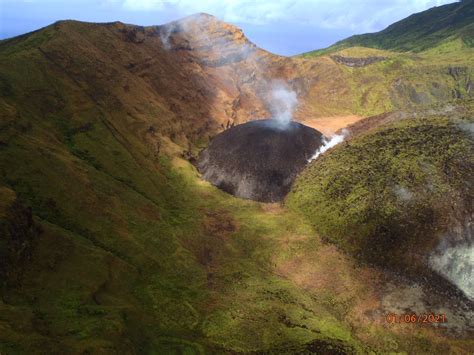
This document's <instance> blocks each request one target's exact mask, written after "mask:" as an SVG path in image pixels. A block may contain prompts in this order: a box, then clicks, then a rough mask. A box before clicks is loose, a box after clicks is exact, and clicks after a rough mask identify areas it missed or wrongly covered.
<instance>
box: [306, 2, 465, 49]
mask: <svg viewBox="0 0 474 355" xmlns="http://www.w3.org/2000/svg"><path fill="white" fill-rule="evenodd" d="M473 38H474V2H473V1H472V0H464V1H460V2H456V3H452V4H448V5H443V6H439V7H434V8H432V9H429V10H427V11H423V12H420V13H418V14H413V15H411V16H409V17H407V18H405V19H403V20H401V21H399V22H396V23H394V24H392V25H390V26H389V27H387V28H386V29H385V30H383V31H380V32H377V33H368V34H363V35H356V36H352V37H349V38H347V39H345V40H342V41H340V42H337V43H336V44H334V45H333V46H331V47H329V48H326V49H322V50H317V51H313V52H308V53H305V54H304V55H322V54H328V53H332V52H336V51H338V50H340V49H343V48H348V47H355V46H360V47H369V48H377V49H386V50H392V51H397V52H423V51H425V50H427V49H431V48H435V47H438V46H440V45H445V44H446V43H449V42H452V41H457V40H460V41H461V42H462V45H463V46H465V47H470V48H472V47H473V45H474V41H473Z"/></svg>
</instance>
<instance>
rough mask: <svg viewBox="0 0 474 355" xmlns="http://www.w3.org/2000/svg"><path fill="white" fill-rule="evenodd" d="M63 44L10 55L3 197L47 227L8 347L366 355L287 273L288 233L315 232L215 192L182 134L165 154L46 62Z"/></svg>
mask: <svg viewBox="0 0 474 355" xmlns="http://www.w3.org/2000/svg"><path fill="white" fill-rule="evenodd" d="M52 35H53V34H52V33H51V29H47V30H46V31H42V32H38V33H36V34H34V35H33V36H31V37H29V38H27V39H26V41H25V42H23V41H20V43H18V45H17V46H15V47H6V49H5V47H4V49H3V52H2V53H1V54H0V61H1V63H2V65H1V66H0V68H1V73H0V77H1V78H2V87H1V99H0V110H1V113H2V114H1V117H2V122H1V124H2V126H1V131H0V141H1V142H2V143H1V148H0V149H1V151H0V166H1V169H0V170H1V172H2V173H1V185H2V186H8V188H4V189H2V191H6V192H5V194H6V196H7V195H8V196H10V197H11V195H12V192H11V191H12V190H13V191H14V192H15V195H16V196H17V198H19V199H20V200H21V201H23V203H24V204H26V205H30V206H31V207H32V210H33V214H34V216H35V221H36V223H37V224H38V225H40V226H41V228H42V229H43V233H42V234H41V235H40V237H39V238H38V240H37V241H36V246H35V248H34V249H33V251H32V253H33V256H32V259H31V260H30V261H29V262H26V263H25V265H23V266H22V267H23V268H24V273H23V276H22V277H21V278H20V279H19V280H10V281H8V283H6V284H4V285H3V289H2V298H1V299H2V300H1V302H0V315H1V316H0V329H1V331H0V351H1V352H2V353H3V352H6V353H17V352H20V353H31V352H35V351H38V349H41V352H61V353H65V352H68V353H78V352H83V351H92V352H98V351H106V352H120V353H124V352H130V353H132V352H135V351H138V352H155V353H164V352H187V353H189V352H191V353H199V352H202V351H204V350H206V349H207V350H208V351H212V350H218V349H220V351H221V350H222V349H233V350H257V349H260V350H263V349H269V348H271V347H283V348H293V349H297V348H304V347H305V346H306V345H305V344H307V343H312V342H313V343H314V341H316V343H314V344H313V345H312V346H321V347H323V348H324V347H327V346H329V345H327V344H332V343H334V344H342V345H340V346H348V347H350V348H353V349H355V350H357V349H359V350H360V349H361V345H360V342H359V341H358V340H356V339H354V338H353V336H352V335H351V332H350V328H349V326H348V325H347V324H346V323H345V322H344V321H343V320H342V319H340V318H338V317H336V316H335V315H333V314H332V311H331V308H328V307H326V305H325V304H324V303H323V302H321V301H317V300H314V299H313V298H312V297H311V296H310V295H309V294H307V293H306V292H304V291H303V290H300V289H298V288H297V287H295V285H293V284H292V283H291V282H290V281H287V280H286V279H285V278H282V277H279V276H277V275H276V274H275V273H274V272H272V271H271V269H272V265H273V264H272V262H271V261H270V260H271V257H272V255H273V252H274V248H275V247H276V245H277V243H276V242H275V240H277V239H278V238H283V236H285V237H288V235H291V234H298V235H306V236H307V237H311V236H312V235H313V233H312V231H311V228H309V227H308V226H307V225H305V224H304V223H301V224H300V223H298V220H299V219H298V218H297V217H295V216H293V215H292V214H288V213H284V214H282V215H278V216H268V215H267V214H266V213H264V212H262V210H261V207H260V205H258V204H256V203H251V202H245V201H239V200H235V199H233V198H230V197H229V196H227V195H224V194H222V193H221V192H219V191H217V190H216V189H214V188H211V187H209V186H207V185H204V186H202V185H201V183H200V182H199V180H198V177H197V175H196V172H195V171H194V169H192V168H191V167H190V165H189V164H188V163H187V162H185V161H182V160H180V159H179V158H170V156H175V155H176V154H177V153H179V152H180V151H181V150H182V148H180V147H177V146H176V145H175V144H174V143H171V142H170V141H169V140H164V142H163V145H162V147H161V148H162V150H163V151H167V152H168V154H165V155H158V154H157V152H156V150H155V149H154V147H153V146H151V145H149V144H147V143H146V141H145V140H143V139H141V138H142V137H140V136H139V133H137V129H136V127H135V126H136V123H135V122H133V121H132V122H131V121H130V120H129V119H128V118H127V117H125V116H124V113H123V112H121V111H116V110H114V109H110V108H108V107H107V106H106V104H104V103H103V102H102V101H99V103H97V102H95V101H93V100H92V98H93V97H92V98H91V96H90V95H89V92H90V91H88V89H89V88H87V87H86V88H84V87H82V86H81V85H80V84H79V85H78V83H77V82H75V81H73V80H71V78H70V77H69V76H68V75H67V74H66V73H64V72H62V71H60V70H58V68H57V67H56V66H54V65H52V64H51V63H50V62H48V61H47V60H46V59H45V57H44V56H43V55H41V53H40V52H39V51H38V50H37V49H36V48H37V46H38V45H42V44H43V43H44V42H45V41H46V40H48V39H49V38H50V36H52ZM13 48H14V50H12V49H13ZM78 77H80V76H79V75H78ZM92 89H94V90H96V88H92ZM110 99H111V98H108V99H107V100H110ZM160 128H161V127H160ZM2 196H3V195H2ZM3 200H4V199H3V198H2V201H3ZM3 209H4V210H5V209H8V204H7V206H3ZM3 215H4V214H2V216H3ZM3 218H5V217H3ZM312 238H315V237H312ZM294 324H296V326H294ZM318 339H320V340H321V339H322V340H321V342H319V343H318V342H317V341H318ZM331 339H332V340H331ZM318 344H319V345H318ZM344 344H345V345H344Z"/></svg>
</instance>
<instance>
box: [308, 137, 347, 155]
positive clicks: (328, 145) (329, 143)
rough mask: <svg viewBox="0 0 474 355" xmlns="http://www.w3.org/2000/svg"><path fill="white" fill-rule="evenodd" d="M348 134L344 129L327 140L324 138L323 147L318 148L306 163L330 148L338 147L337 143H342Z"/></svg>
mask: <svg viewBox="0 0 474 355" xmlns="http://www.w3.org/2000/svg"><path fill="white" fill-rule="evenodd" d="M348 133H349V132H348V131H347V130H346V129H343V130H342V132H341V134H335V135H333V136H331V137H330V138H329V139H327V138H326V137H324V138H323V145H322V146H321V147H319V149H318V150H317V151H316V152H315V153H314V154H313V156H312V157H311V158H309V159H308V163H310V162H312V161H313V160H315V159H317V158H318V157H319V156H320V155H321V154H323V153H324V152H325V151H327V150H328V149H331V148H332V147H334V146H336V145H338V144H339V143H342V142H343V141H344V139H345V138H346V137H347V135H348Z"/></svg>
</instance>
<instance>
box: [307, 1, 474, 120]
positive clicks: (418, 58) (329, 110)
mask: <svg viewBox="0 0 474 355" xmlns="http://www.w3.org/2000/svg"><path fill="white" fill-rule="evenodd" d="M473 16H474V3H473V2H472V1H465V2H462V3H454V4H450V5H445V6H440V7H437V8H433V9H430V10H427V11H424V12H421V13H419V14H415V15H412V16H410V17H408V18H406V19H404V20H402V21H399V22H397V23H395V24H393V25H391V26H389V27H388V28H387V29H385V30H384V31H381V32H377V33H374V34H367V35H360V36H354V37H350V38H348V39H346V40H343V41H341V42H338V43H336V44H334V45H333V46H331V47H328V48H326V49H322V50H317V51H312V52H308V53H304V54H302V55H301V56H299V57H300V58H304V59H306V60H309V61H311V62H314V63H320V62H321V63H322V62H324V60H325V58H327V57H326V55H339V56H343V57H351V58H367V57H375V56H377V57H385V58H386V60H383V61H381V62H377V63H374V64H370V65H367V66H365V67H356V68H350V67H347V66H345V65H343V64H338V65H337V69H335V68H328V69H326V71H327V72H328V73H330V74H328V75H327V77H325V76H324V74H323V75H319V77H318V79H320V80H321V82H320V84H319V85H318V86H316V87H315V88H314V89H313V90H310V92H309V95H308V99H307V101H308V105H309V111H310V112H311V113H312V115H313V116H314V115H318V114H322V115H338V114H358V115H361V116H370V115H377V114H380V113H383V112H387V111H394V110H399V109H412V108H414V107H420V106H421V107H422V106H430V105H432V104H436V103H437V102H446V101H450V100H452V99H454V98H472V97H473V96H472V95H473V93H474V90H473V86H474V85H473V79H472V78H473V70H474V48H473V46H472V38H473V24H472V21H473V18H474V17H473ZM326 60H327V59H326ZM309 75H310V74H308V76H309ZM326 83H328V85H326Z"/></svg>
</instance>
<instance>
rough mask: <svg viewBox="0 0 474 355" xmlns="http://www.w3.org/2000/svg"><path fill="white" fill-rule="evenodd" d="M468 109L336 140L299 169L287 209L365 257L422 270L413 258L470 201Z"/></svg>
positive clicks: (420, 116)
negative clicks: (457, 114)
mask: <svg viewBox="0 0 474 355" xmlns="http://www.w3.org/2000/svg"><path fill="white" fill-rule="evenodd" d="M469 106H470V107H471V108H470V109H468V111H467V112H466V113H465V114H463V115H462V116H461V117H458V118H453V117H450V118H447V117H446V115H445V114H438V115H436V114H433V113H429V112H428V113H425V114H418V115H417V116H418V118H416V119H407V120H402V121H399V122H395V123H391V124H389V125H388V126H382V127H380V128H378V129H376V130H375V131H372V132H369V133H366V134H365V135H363V136H361V137H356V138H354V139H353V140H350V141H348V142H346V143H344V144H342V145H341V146H339V147H337V148H335V149H334V150H333V151H332V152H331V154H327V155H324V156H322V157H321V158H320V159H318V160H317V161H315V162H314V163H312V164H311V165H310V166H309V167H308V168H307V169H306V170H305V171H304V172H303V173H302V175H301V176H300V177H299V178H298V180H297V181H296V183H295V185H294V187H293V189H292V192H291V193H290V194H289V195H288V197H287V206H289V207H290V208H291V209H293V210H298V211H300V212H302V213H303V214H304V215H305V216H306V217H307V219H308V221H309V222H310V223H311V224H312V225H313V226H315V228H317V230H318V231H319V232H320V233H321V234H322V235H324V236H327V238H328V239H330V240H331V241H333V242H335V243H336V244H337V245H339V246H340V247H341V248H343V249H344V250H346V251H349V252H350V253H352V254H354V255H358V256H359V257H362V258H363V259H364V260H366V261H369V262H375V263H379V264H382V265H392V266H396V267H400V268H406V267H407V266H409V268H410V270H408V271H411V272H420V271H422V269H423V268H425V266H424V264H423V258H420V257H419V255H423V253H424V250H430V248H432V247H433V245H435V243H436V242H437V240H436V236H437V235H439V233H440V231H443V230H444V229H445V228H446V227H447V226H448V225H449V224H450V218H453V215H452V211H453V210H458V211H463V210H464V209H465V210H467V211H468V210H469V208H470V205H471V203H472V199H473V191H472V185H471V181H472V179H473V176H472V172H473V166H474V161H473V157H474V152H473V146H474V145H473V140H472V133H470V131H469V130H468V128H467V127H469V124H470V125H471V126H472V123H473V119H472V103H471V104H470V105H469V104H468V107H469ZM450 116H452V115H450ZM463 206H464V207H463ZM465 213H468V212H465ZM388 250H390V252H388ZM419 268H420V269H419Z"/></svg>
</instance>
